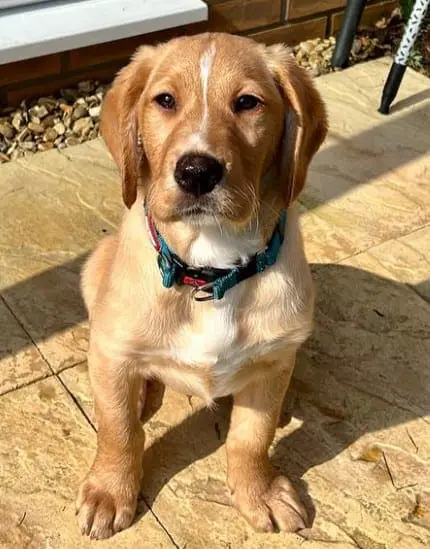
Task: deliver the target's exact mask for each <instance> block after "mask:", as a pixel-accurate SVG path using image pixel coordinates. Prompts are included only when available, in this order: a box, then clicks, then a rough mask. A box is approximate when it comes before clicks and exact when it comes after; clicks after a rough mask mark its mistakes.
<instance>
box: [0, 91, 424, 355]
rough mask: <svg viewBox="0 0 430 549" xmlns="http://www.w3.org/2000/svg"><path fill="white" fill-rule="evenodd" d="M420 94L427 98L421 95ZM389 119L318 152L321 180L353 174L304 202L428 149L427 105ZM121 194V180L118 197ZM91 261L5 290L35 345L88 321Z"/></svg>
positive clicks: (329, 195)
mask: <svg viewBox="0 0 430 549" xmlns="http://www.w3.org/2000/svg"><path fill="white" fill-rule="evenodd" d="M418 96H419V97H421V95H420V94H418ZM384 120H385V122H384V123H382V124H380V125H378V126H377V127H375V128H373V129H371V130H368V131H365V132H362V133H361V134H359V135H357V136H355V137H353V138H351V139H345V140H343V139H339V142H338V143H337V144H336V145H333V146H331V147H329V148H327V149H325V150H323V151H321V152H320V153H319V154H318V156H317V159H316V160H315V165H316V167H317V169H318V171H314V172H313V173H312V174H311V177H312V178H313V179H315V180H316V179H318V180H319V181H321V180H323V179H324V177H325V175H324V174H326V175H327V177H331V176H332V175H335V176H336V173H335V170H336V166H337V165H338V164H339V158H342V159H343V165H344V164H345V161H347V162H348V165H349V166H350V169H349V170H348V173H345V174H342V173H340V174H337V176H336V177H337V180H338V181H339V185H330V186H327V189H325V188H324V183H323V182H322V184H319V187H320V188H321V189H322V194H323V196H322V197H319V198H318V200H314V199H313V198H312V197H311V195H312V191H309V193H308V194H307V191H306V189H305V191H304V193H303V195H302V197H301V201H302V202H303V204H305V206H306V208H308V209H313V208H315V207H317V206H319V205H320V204H321V203H322V202H323V201H329V200H332V199H334V198H337V197H338V196H341V195H342V194H344V193H346V192H349V191H350V190H352V189H353V188H354V187H356V186H358V185H361V184H365V183H368V182H369V181H372V180H373V179H375V178H378V177H380V176H381V175H383V174H384V173H388V172H392V171H395V170H396V169H397V168H399V167H400V166H402V165H405V164H407V163H409V162H412V161H413V160H415V159H417V158H418V157H420V156H422V155H423V154H426V153H427V152H428V150H427V149H428V147H426V145H425V144H424V140H423V139H422V138H420V139H418V138H417V139H415V138H414V136H415V134H419V132H421V131H423V130H424V129H425V127H426V125H427V127H428V126H429V125H430V112H429V109H428V107H427V106H426V105H424V106H422V107H421V108H419V109H417V110H415V111H414V112H409V113H407V114H405V115H404V116H402V117H396V118H388V119H385V118H384ZM405 128H407V131H408V134H407V135H405ZM354 167H357V169H354ZM320 194H321V193H320ZM119 197H120V189H119V184H118V199H119ZM371 207H372V204H369V208H371ZM45 231H49V227H45ZM42 238H43V234H41V239H42ZM85 259H86V256H81V257H78V258H77V259H75V260H73V261H71V262H68V263H64V264H62V265H60V266H58V267H55V268H54V269H51V270H47V271H44V272H43V273H41V274H40V275H37V276H35V277H32V278H29V279H28V280H26V281H24V282H20V283H18V284H16V285H13V286H10V287H9V288H5V289H3V290H2V291H0V295H1V296H2V297H3V298H4V300H5V301H6V303H7V304H8V306H9V307H10V308H11V309H12V310H13V312H14V314H15V315H16V316H17V318H18V320H19V321H20V322H21V324H22V325H23V326H24V328H25V329H26V330H27V331H28V333H29V334H30V336H31V338H32V339H33V341H34V342H35V343H38V342H39V341H43V340H45V339H47V338H49V337H51V336H52V335H54V334H56V333H59V332H62V331H64V330H66V329H68V328H70V327H71V326H73V325H75V324H76V323H79V322H81V321H82V320H85V318H86V313H85V309H84V306H83V304H82V300H81V297H80V292H79V271H80V269H81V267H82V264H83V263H84V261H85ZM0 282H1V277H0ZM15 345H19V343H16V344H15ZM19 350H20V348H9V349H0V359H1V358H3V357H4V356H5V355H10V354H15V353H17V352H18V351H19Z"/></svg>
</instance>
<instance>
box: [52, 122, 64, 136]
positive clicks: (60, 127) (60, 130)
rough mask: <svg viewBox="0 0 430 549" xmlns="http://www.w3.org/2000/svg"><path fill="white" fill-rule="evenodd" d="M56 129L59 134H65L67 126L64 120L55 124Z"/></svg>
mask: <svg viewBox="0 0 430 549" xmlns="http://www.w3.org/2000/svg"><path fill="white" fill-rule="evenodd" d="M54 130H55V131H56V132H57V134H58V135H63V134H64V133H65V131H66V127H65V126H64V124H63V123H62V122H58V123H57V124H55V126H54Z"/></svg>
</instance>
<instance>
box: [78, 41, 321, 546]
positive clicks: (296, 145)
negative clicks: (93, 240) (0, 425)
mask: <svg viewBox="0 0 430 549" xmlns="http://www.w3.org/2000/svg"><path fill="white" fill-rule="evenodd" d="M161 93H169V94H172V95H173V96H174V97H175V99H176V107H175V109H173V110H168V111H166V110H163V109H162V108H161V107H160V105H158V104H157V103H156V102H155V101H154V97H156V96H157V95H158V94H161ZM243 94H251V95H254V96H256V97H258V98H259V99H260V100H261V103H260V104H259V105H258V106H257V108H255V109H253V110H249V111H243V112H239V113H238V112H233V110H232V104H233V102H234V100H235V99H236V98H237V97H238V96H240V95H243ZM101 130H102V135H103V137H104V139H105V141H106V143H107V146H108V148H109V150H110V152H111V154H112V156H113V158H114V160H115V162H116V164H117V165H118V167H119V170H120V174H121V181H122V194H123V199H124V202H125V204H126V206H127V208H128V210H127V211H126V214H125V216H124V221H123V224H122V226H121V229H120V231H119V234H118V236H110V237H107V238H106V239H104V240H103V241H102V242H101V244H100V246H99V247H98V248H97V249H96V250H95V252H94V253H93V255H92V256H91V257H90V259H89V261H88V262H87V265H86V266H85V269H84V272H83V277H82V289H83V295H84V299H85V303H86V305H87V308H88V311H89V316H90V325H91V335H90V350H89V356H88V359H89V369H90V379H91V384H92V388H93V393H94V397H95V402H96V411H97V420H98V450H97V455H96V458H95V461H94V464H93V466H92V468H91V470H90V472H89V473H88V475H87V477H86V479H85V480H84V482H83V484H82V485H81V488H80V491H79V495H78V501H77V508H78V520H79V523H80V526H81V529H82V531H83V532H85V533H86V534H89V535H90V536H91V537H95V538H104V537H108V536H110V535H112V534H113V533H115V532H117V531H119V530H121V529H123V528H126V527H127V526H129V524H130V523H131V521H132V520H133V517H134V513H135V509H136V498H137V494H138V490H139V483H140V474H141V459H142V452H143V447H144V440H143V433H142V430H141V427H140V422H139V415H140V411H141V409H140V403H141V402H142V398H143V397H142V395H144V394H145V391H142V386H143V387H145V384H146V380H148V379H151V378H156V379H158V380H160V381H161V382H162V383H164V384H167V385H171V386H173V387H175V388H176V389H178V390H180V391H184V392H186V393H190V394H196V395H198V396H200V397H201V398H203V399H204V400H205V402H206V403H207V404H208V405H210V404H211V403H212V402H213V399H214V398H217V397H219V396H223V395H227V394H233V396H234V406H233V412H232V419H231V427H230V432H229V435H228V437H227V443H226V448H227V460H228V484H229V486H230V488H231V490H232V498H233V502H234V504H235V506H236V507H237V508H238V509H239V510H240V512H241V513H242V514H243V515H244V516H245V518H246V519H247V520H248V521H249V522H250V523H251V524H252V525H253V526H254V527H255V528H256V529H258V530H262V531H273V530H274V529H281V530H288V531H294V530H297V529H300V528H303V527H304V526H305V525H306V524H307V521H308V518H307V513H306V510H305V508H304V507H303V505H302V504H301V502H300V500H299V498H298V496H297V494H296V492H295V490H294V488H293V487H292V485H291V483H290V482H289V481H288V479H286V478H285V477H282V476H279V475H277V474H276V472H275V471H274V470H273V469H272V468H271V466H270V464H269V460H268V454H267V452H268V448H269V446H270V444H271V442H272V439H273V436H274V432H275V428H276V424H277V420H278V415H279V411H280V408H281V405H282V401H283V398H284V395H285V392H286V390H287V387H288V383H289V379H290V377H291V374H292V371H293V368H294V360H295V353H296V350H297V348H298V347H299V346H300V344H301V343H303V341H304V340H305V339H306V338H307V337H308V335H309V333H310V330H311V324H312V308H313V290H312V283H311V279H310V274H309V269H308V266H307V263H306V259H305V256H304V252H303V245H302V240H301V236H300V230H299V226H298V220H297V213H296V211H295V207H294V201H295V200H296V198H297V197H298V195H299V194H300V192H301V190H302V189H303V186H304V184H305V179H306V174H307V169H308V165H309V163H310V161H311V159H312V157H313V155H314V154H315V153H316V151H317V150H318V148H319V146H320V145H321V143H322V141H323V140H324V138H325V135H326V131H327V123H326V115H325V109H324V106H323V103H322V101H321V99H320V96H319V94H318V93H317V91H316V90H315V88H314V86H313V84H312V82H311V80H310V78H309V76H308V75H307V74H306V73H305V72H304V71H303V70H302V69H301V68H299V67H298V66H297V65H296V63H295V62H294V60H293V59H292V58H291V57H290V56H289V55H288V54H287V52H286V49H285V48H284V47H283V46H281V45H276V46H270V47H266V46H263V45H260V44H257V43H255V42H253V41H252V40H249V39H246V38H242V37H237V36H230V35H226V34H203V35H199V36H194V37H186V38H179V39H175V40H172V41H170V42H168V43H165V44H161V45H159V46H157V47H151V46H144V47H142V48H140V49H139V50H138V51H137V53H136V55H135V56H134V57H133V59H132V61H131V63H130V64H129V65H128V66H127V67H125V68H124V69H123V70H122V71H121V72H120V73H119V75H118V76H117V78H116V79H115V81H114V83H113V87H112V89H111V90H110V91H109V92H108V94H107V96H106V99H105V102H104V106H103V112H102V123H101ZM190 151H192V152H193V151H194V152H195V151H197V152H202V153H207V154H211V155H212V156H214V157H216V158H217V159H219V160H222V162H223V163H224V165H225V171H226V175H225V178H224V180H223V184H222V185H218V186H217V187H215V189H214V190H213V191H212V192H211V193H209V194H208V195H204V196H202V197H200V198H195V197H190V195H189V194H187V193H185V192H183V191H182V190H181V189H180V187H179V186H178V185H177V184H175V181H174V178H173V175H172V174H173V172H174V169H175V165H176V162H177V161H178V159H179V157H180V156H181V155H183V154H185V153H188V152H190ZM144 201H145V202H146V205H147V207H148V209H149V211H150V212H151V215H152V216H153V218H154V221H155V223H156V225H157V227H158V228H159V230H160V232H161V234H162V235H163V237H164V238H165V240H166V241H167V242H168V244H169V246H170V247H171V249H173V250H174V251H175V252H176V253H177V254H178V255H179V256H180V257H181V258H182V259H183V260H184V261H186V262H189V263H191V264H192V263H195V262H197V263H199V262H200V263H204V262H205V261H206V260H207V258H209V259H208V261H211V264H212V265H213V266H218V265H216V263H224V262H227V263H228V262H229V261H230V258H231V256H234V257H235V258H237V257H239V256H241V255H243V254H246V253H248V252H249V250H254V249H255V251H257V250H259V249H262V248H263V247H264V244H265V242H266V241H267V240H268V238H269V237H270V234H271V233H272V231H273V228H274V226H275V224H276V222H277V219H278V218H279V214H280V211H281V209H282V208H287V209H288V210H287V225H286V238H285V242H284V245H283V247H282V249H281V252H280V255H279V257H278V260H277V262H276V264H275V265H274V266H272V267H271V268H269V269H267V270H266V271H265V272H264V273H263V274H259V275H256V276H254V277H252V278H250V279H248V280H247V281H245V282H242V283H241V284H239V285H237V286H236V287H235V288H233V289H231V290H229V291H228V292H227V294H226V295H225V297H224V298H223V299H222V300H220V302H206V303H201V302H196V301H194V300H193V298H192V296H191V289H190V287H186V286H175V287H173V288H171V289H168V290H167V289H165V288H163V287H162V284H161V277H160V273H159V270H158V266H157V261H156V252H155V251H154V249H153V247H152V245H151V242H150V240H149V237H148V233H147V230H146V226H145V219H144V208H143V203H144ZM196 201H199V204H200V206H201V207H202V208H203V210H204V213H203V214H200V215H193V214H190V215H188V214H187V213H186V212H188V211H192V208H193V206H194V204H195V202H196ZM254 253H255V252H254ZM235 254H236V255H235Z"/></svg>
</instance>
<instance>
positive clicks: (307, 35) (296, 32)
mask: <svg viewBox="0 0 430 549" xmlns="http://www.w3.org/2000/svg"><path fill="white" fill-rule="evenodd" d="M326 25H327V18H326V17H319V18H318V19H311V20H310V21H302V22H300V23H288V24H286V25H282V26H281V27H276V28H274V29H270V30H265V31H261V32H257V33H252V34H249V35H248V36H250V37H251V38H254V40H258V41H259V42H264V43H265V44H276V43H278V42H283V43H285V44H288V45H290V46H294V45H295V44H298V43H299V42H302V41H303V40H311V39H312V38H319V37H321V38H323V37H324V36H325V30H326Z"/></svg>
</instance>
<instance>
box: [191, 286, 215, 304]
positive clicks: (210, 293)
mask: <svg viewBox="0 0 430 549" xmlns="http://www.w3.org/2000/svg"><path fill="white" fill-rule="evenodd" d="M201 292H202V293H203V294H206V295H199V294H200V293H201ZM191 297H192V298H193V299H194V301H213V300H214V299H215V296H214V283H213V282H207V283H206V284H202V285H201V286H195V287H194V288H193V290H192V292H191Z"/></svg>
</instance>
